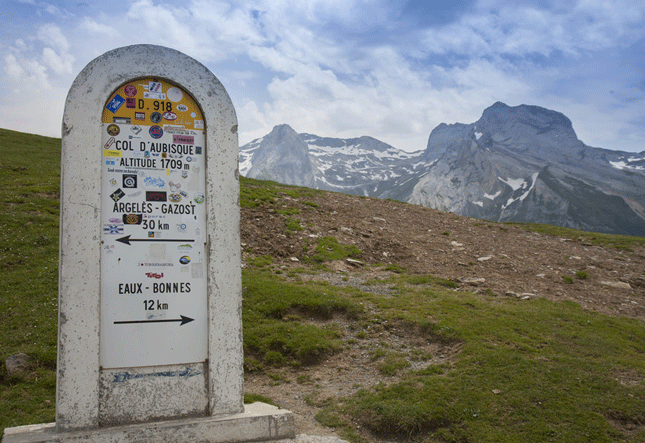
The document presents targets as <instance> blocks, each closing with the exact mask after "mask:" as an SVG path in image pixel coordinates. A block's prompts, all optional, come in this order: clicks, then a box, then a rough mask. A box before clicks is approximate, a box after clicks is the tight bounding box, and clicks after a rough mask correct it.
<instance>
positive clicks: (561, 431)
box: [0, 130, 645, 443]
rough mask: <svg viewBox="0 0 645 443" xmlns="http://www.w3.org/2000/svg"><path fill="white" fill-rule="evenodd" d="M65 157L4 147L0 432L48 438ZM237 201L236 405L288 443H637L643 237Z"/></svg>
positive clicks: (254, 187)
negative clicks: (278, 421)
mask: <svg viewBox="0 0 645 443" xmlns="http://www.w3.org/2000/svg"><path fill="white" fill-rule="evenodd" d="M59 155H60V140H59V139H53V138H46V137H37V136H32V135H29V134H21V133H16V132H13V131H5V130H0V203H1V204H0V225H1V226H3V231H2V234H1V235H2V237H1V238H2V244H1V245H0V273H1V279H2V281H3V283H4V284H3V285H2V286H1V287H0V362H1V363H0V365H1V366H0V432H1V430H2V429H3V428H5V427H8V426H17V425H22V424H30V423H43V422H48V421H52V420H53V414H54V393H55V365H56V340H57V338H56V323H57V320H56V318H57V317H56V315H57V256H58V242H57V238H58V200H59V197H60V196H59V188H58V183H59V170H60V169H59V168H60V159H59ZM240 202H241V215H242V217H241V236H242V245H241V247H242V256H243V276H242V281H243V287H244V289H243V291H244V292H243V297H244V302H243V312H242V316H243V322H244V352H245V392H246V394H245V401H247V402H252V401H257V400H260V401H266V402H272V403H275V404H278V405H279V406H281V407H284V408H288V409H290V410H292V411H293V412H294V415H295V418H296V432H297V433H307V434H311V435H316V434H317V435H337V436H341V437H343V438H346V439H349V440H350V441H352V443H359V442H363V443H366V442H386V441H388V442H392V441H397V442H403V441H427V442H449V441H461V442H463V441H472V442H475V441H477V442H486V441H488V442H500V441H557V442H567V441H568V442H578V441H594V442H595V441H633V442H637V441H645V415H644V414H643V411H644V410H645V361H644V360H643V358H642V356H643V353H645V306H644V305H645V273H644V271H645V238H642V237H622V236H616V235H605V234H595V233H587V232H581V231H574V230H569V229H564V228H555V227H552V226H539V225H523V224H518V225H514V224H499V223H493V222H487V221H482V220H478V219H474V218H465V217H460V216H457V215H455V214H452V213H448V212H442V211H438V210H434V209H429V208H424V207H422V206H417V205H411V204H406V203H401V202H396V201H390V200H382V199H375V198H369V197H359V196H353V195H345V194H339V193H332V192H326V191H316V190H312V189H307V188H296V187H290V186H285V185H279V184H276V183H271V182H264V181H257V180H250V179H244V178H243V179H242V180H241V187H240ZM17 352H24V353H26V354H27V355H28V356H29V358H30V363H29V367H28V368H27V369H26V370H24V371H22V372H19V373H17V374H12V375H9V374H8V373H7V368H6V366H5V365H4V362H5V359H6V358H7V357H8V356H10V355H13V354H16V353H17Z"/></svg>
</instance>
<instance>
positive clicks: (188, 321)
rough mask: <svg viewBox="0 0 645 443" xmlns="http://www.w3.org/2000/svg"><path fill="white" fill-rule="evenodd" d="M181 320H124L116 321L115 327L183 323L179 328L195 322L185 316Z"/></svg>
mask: <svg viewBox="0 0 645 443" xmlns="http://www.w3.org/2000/svg"><path fill="white" fill-rule="evenodd" d="M180 317H181V318H175V319H172V320H124V321H115V322H114V324H115V325H123V324H127V323H169V322H181V323H180V324H179V326H183V325H185V324H186V323H190V322H191V321H193V320H195V319H194V318H190V317H186V316H184V315H180Z"/></svg>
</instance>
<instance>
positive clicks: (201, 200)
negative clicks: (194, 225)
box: [193, 192, 204, 205]
mask: <svg viewBox="0 0 645 443" xmlns="http://www.w3.org/2000/svg"><path fill="white" fill-rule="evenodd" d="M193 200H195V203H197V204H198V205H201V204H202V203H204V194H202V193H201V192H198V193H197V194H195V196H194V197H193Z"/></svg>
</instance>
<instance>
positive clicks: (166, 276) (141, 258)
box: [100, 78, 208, 368]
mask: <svg viewBox="0 0 645 443" xmlns="http://www.w3.org/2000/svg"><path fill="white" fill-rule="evenodd" d="M102 131H103V132H102V133H103V136H102V143H103V146H102V147H101V149H102V151H103V165H102V187H101V189H102V195H101V204H102V224H103V226H102V229H103V232H102V236H101V240H102V242H101V248H102V250H101V338H100V340H101V344H100V361H101V366H102V367H103V368H124V367H141V366H157V365H170V364H182V363H193V362H200V361H204V360H206V358H207V344H208V343H207V319H208V313H207V303H206V275H205V271H206V265H207V263H206V260H207V257H206V249H205V241H206V210H205V185H206V184H205V175H206V171H205V166H206V165H205V161H204V158H205V152H204V149H205V140H204V120H203V117H202V113H201V111H200V109H199V107H198V105H197V104H196V103H195V101H194V100H193V99H192V97H191V96H190V95H189V94H188V93H187V92H186V91H184V90H183V89H182V88H180V87H178V86H177V85H174V84H172V83H169V82H167V81H163V80H159V79H153V78H149V79H141V80H136V81H132V82H130V83H128V84H125V85H123V86H121V87H120V88H119V89H117V91H115V92H114V93H113V94H112V96H111V97H110V98H109V99H108V101H107V102H106V105H105V108H104V111H103V117H102Z"/></svg>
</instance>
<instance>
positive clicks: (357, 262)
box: [345, 258, 365, 266]
mask: <svg viewBox="0 0 645 443" xmlns="http://www.w3.org/2000/svg"><path fill="white" fill-rule="evenodd" d="M345 261H346V262H347V263H349V264H350V265H352V266H363V265H364V264H365V263H363V262H362V261H360V260H354V259H353V258H346V259H345Z"/></svg>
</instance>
